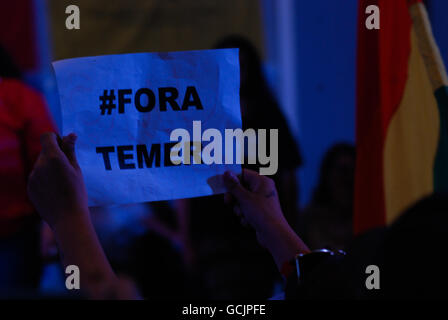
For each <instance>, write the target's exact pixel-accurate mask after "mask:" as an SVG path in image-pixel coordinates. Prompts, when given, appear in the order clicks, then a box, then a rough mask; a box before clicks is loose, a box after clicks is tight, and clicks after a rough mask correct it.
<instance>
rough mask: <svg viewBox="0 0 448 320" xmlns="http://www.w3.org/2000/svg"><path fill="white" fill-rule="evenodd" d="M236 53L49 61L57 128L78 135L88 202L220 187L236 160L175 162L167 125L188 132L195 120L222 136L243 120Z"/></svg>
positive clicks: (148, 198)
mask: <svg viewBox="0 0 448 320" xmlns="http://www.w3.org/2000/svg"><path fill="white" fill-rule="evenodd" d="M238 61H239V60H238V50H237V49H219V50H204V51H189V52H170V53H136V54H122V55H110V56H99V57H85V58H76V59H69V60H62V61H57V62H55V63H54V64H53V66H54V69H55V73H56V79H57V84H58V89H59V96H60V103H61V109H62V132H63V134H64V135H66V134H68V133H70V132H74V133H76V134H77V135H78V141H77V146H76V147H77V148H76V153H77V157H78V161H79V164H80V166H81V168H82V171H83V174H84V178H85V182H86V187H87V192H88V195H89V205H92V206H100V205H112V204H125V203H137V202H145V201H158V200H170V199H179V198H189V197H198V196H205V195H211V194H216V193H222V192H224V189H223V185H222V181H221V177H220V176H221V175H222V173H224V171H226V170H231V171H233V172H236V173H239V172H241V166H240V165H237V164H204V163H202V164H195V163H192V164H189V165H187V164H179V165H173V164H172V161H171V159H170V150H171V148H172V147H173V145H174V144H176V142H172V141H170V133H171V132H172V131H173V130H174V129H178V128H183V129H186V130H188V131H189V132H190V133H191V137H193V132H192V131H193V130H192V129H193V121H200V124H201V129H202V131H205V130H206V129H208V128H215V129H218V130H219V131H220V132H222V136H223V137H224V130H225V129H236V128H241V113H240V102H239V86H240V77H239V62H238ZM196 123H198V122H196ZM192 141H193V139H192ZM202 144H204V142H202ZM223 145H224V143H223Z"/></svg>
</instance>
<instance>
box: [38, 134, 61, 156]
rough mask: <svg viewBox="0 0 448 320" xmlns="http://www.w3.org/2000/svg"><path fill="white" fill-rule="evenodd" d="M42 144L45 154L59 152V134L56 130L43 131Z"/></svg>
mask: <svg viewBox="0 0 448 320" xmlns="http://www.w3.org/2000/svg"><path fill="white" fill-rule="evenodd" d="M40 144H41V146H42V153H44V154H47V155H49V154H58V153H59V152H60V148H59V144H58V140H57V136H56V134H55V133H54V132H45V133H43V134H42V135H41V136H40Z"/></svg>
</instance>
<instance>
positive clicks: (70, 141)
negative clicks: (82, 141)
mask: <svg viewBox="0 0 448 320" xmlns="http://www.w3.org/2000/svg"><path fill="white" fill-rule="evenodd" d="M76 139H78V136H77V135H76V134H74V133H70V134H69V135H67V136H65V137H63V138H62V146H63V149H62V151H64V153H65V155H66V156H67V159H68V160H69V161H70V163H71V164H72V166H73V167H75V168H79V165H78V160H77V159H76V152H75V144H76Z"/></svg>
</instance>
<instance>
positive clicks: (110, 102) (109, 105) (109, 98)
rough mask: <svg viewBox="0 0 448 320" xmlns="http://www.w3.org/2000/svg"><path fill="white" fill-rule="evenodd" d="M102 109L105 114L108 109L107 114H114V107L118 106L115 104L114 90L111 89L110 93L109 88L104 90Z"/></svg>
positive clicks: (102, 113)
mask: <svg viewBox="0 0 448 320" xmlns="http://www.w3.org/2000/svg"><path fill="white" fill-rule="evenodd" d="M100 101H101V105H100V110H101V115H102V116H103V115H105V114H106V111H107V114H112V109H115V108H116V107H117V106H116V105H115V103H114V101H115V94H114V90H109V94H107V90H104V93H103V95H102V96H100Z"/></svg>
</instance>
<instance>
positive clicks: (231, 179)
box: [223, 171, 251, 203]
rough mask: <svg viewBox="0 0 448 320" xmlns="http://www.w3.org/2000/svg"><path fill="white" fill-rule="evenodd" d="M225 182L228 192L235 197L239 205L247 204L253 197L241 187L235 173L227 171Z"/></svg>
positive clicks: (224, 177)
mask: <svg viewBox="0 0 448 320" xmlns="http://www.w3.org/2000/svg"><path fill="white" fill-rule="evenodd" d="M223 180H224V186H225V187H226V189H227V191H228V192H229V193H230V194H231V195H232V196H234V197H235V198H236V200H238V202H239V203H244V202H246V201H247V200H248V199H249V197H250V196H251V193H250V192H249V191H248V190H247V189H245V188H244V187H243V186H242V185H241V183H240V181H239V180H238V178H237V176H236V175H235V174H234V173H233V172H230V171H226V172H225V173H224V176H223Z"/></svg>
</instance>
